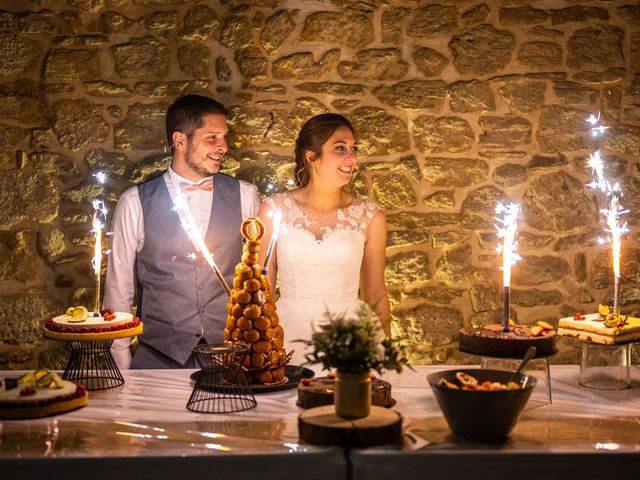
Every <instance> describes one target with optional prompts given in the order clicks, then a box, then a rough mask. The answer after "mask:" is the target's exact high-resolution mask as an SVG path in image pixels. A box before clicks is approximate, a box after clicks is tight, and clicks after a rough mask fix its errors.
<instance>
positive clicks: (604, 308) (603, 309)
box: [598, 305, 612, 317]
mask: <svg viewBox="0 0 640 480" xmlns="http://www.w3.org/2000/svg"><path fill="white" fill-rule="evenodd" d="M598 313H599V314H600V315H602V316H603V317H604V316H607V315H609V314H610V313H612V312H611V308H609V306H608V305H598Z"/></svg>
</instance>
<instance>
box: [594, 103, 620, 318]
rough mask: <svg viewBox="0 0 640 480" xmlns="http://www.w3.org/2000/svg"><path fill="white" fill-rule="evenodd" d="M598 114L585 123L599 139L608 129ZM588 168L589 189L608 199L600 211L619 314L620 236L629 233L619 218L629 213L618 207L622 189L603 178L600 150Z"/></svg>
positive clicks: (614, 298)
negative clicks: (610, 261) (609, 241)
mask: <svg viewBox="0 0 640 480" xmlns="http://www.w3.org/2000/svg"><path fill="white" fill-rule="evenodd" d="M599 122H600V114H599V113H598V116H597V117H596V116H595V115H590V116H589V117H588V118H587V123H589V124H590V125H591V133H592V135H593V136H594V137H599V136H601V135H602V134H604V132H605V131H606V130H607V129H608V128H609V127H605V126H602V125H599V124H598V123H599ZM588 163H589V167H591V172H592V174H593V180H592V181H591V182H590V183H589V184H588V186H589V187H591V188H594V189H596V190H600V191H601V192H603V193H604V194H605V195H606V196H607V197H609V204H608V207H607V208H603V209H601V210H600V213H602V215H603V216H604V218H605V222H606V224H607V227H608V228H607V229H606V231H607V232H609V233H610V234H611V238H610V240H611V256H612V260H613V311H614V312H615V313H620V306H619V297H620V248H621V246H622V235H624V234H625V233H627V232H628V231H629V228H628V226H627V223H626V222H624V223H620V217H621V216H622V215H624V214H626V213H628V212H629V210H625V209H624V208H623V207H622V206H621V205H620V198H621V197H622V195H623V193H622V188H621V186H620V184H619V183H618V182H615V183H611V182H609V181H608V180H607V179H606V178H605V176H604V163H603V161H602V156H601V155H600V150H596V151H595V152H593V153H592V154H591V155H590V156H589V161H588Z"/></svg>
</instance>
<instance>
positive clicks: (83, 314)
mask: <svg viewBox="0 0 640 480" xmlns="http://www.w3.org/2000/svg"><path fill="white" fill-rule="evenodd" d="M88 315H89V312H88V311H87V309H86V308H85V307H83V306H80V307H75V308H74V309H73V311H72V312H71V318H70V319H69V321H70V322H72V323H79V322H84V321H85V320H86V319H87V316H88Z"/></svg>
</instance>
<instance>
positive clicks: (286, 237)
mask: <svg viewBox="0 0 640 480" xmlns="http://www.w3.org/2000/svg"><path fill="white" fill-rule="evenodd" d="M356 153H357V144H356V140H355V133H354V130H353V127H352V125H351V123H350V122H349V121H348V120H347V119H346V118H344V117H343V116H341V115H337V114H332V113H326V114H321V115H317V116H315V117H313V118H311V119H309V120H308V121H307V122H306V123H305V124H304V125H303V127H302V129H301V130H300V133H299V134H298V138H297V140H296V151H295V161H296V170H295V178H296V182H297V184H298V187H299V188H297V189H295V190H291V191H289V192H285V193H278V194H275V195H272V196H271V197H269V198H267V199H266V200H265V201H264V202H263V203H262V205H261V207H260V211H259V212H258V215H259V216H260V218H261V219H262V220H263V221H264V223H265V226H266V235H265V237H264V238H265V239H270V238H271V234H272V231H273V222H272V214H273V212H275V211H276V210H279V211H280V212H281V215H282V220H281V226H280V230H279V236H278V241H277V244H276V245H277V246H276V248H275V251H274V252H273V253H272V256H271V259H270V261H269V265H268V266H267V267H268V272H269V279H270V281H271V285H272V288H274V289H275V285H276V278H277V279H278V283H279V286H280V299H279V300H278V302H277V312H278V316H279V317H280V322H281V325H282V326H283V328H284V332H285V348H286V350H287V351H291V350H295V354H294V356H293V359H292V363H293V364H296V365H300V363H302V362H304V361H305V358H304V354H305V353H306V352H305V351H304V347H303V344H301V343H299V342H294V340H297V339H304V340H308V339H310V338H311V334H312V332H313V329H312V325H313V324H314V323H317V322H318V321H319V320H321V319H322V318H323V316H324V314H325V313H327V312H329V313H331V314H341V313H347V314H353V313H355V312H356V311H357V310H358V307H359V305H360V303H359V302H360V301H364V302H366V303H367V304H369V305H370V306H372V307H373V309H374V311H375V312H376V313H377V315H378V318H379V319H380V322H381V324H382V328H383V330H384V332H385V333H386V334H387V335H388V336H389V335H390V334H391V329H390V318H389V317H390V312H389V310H390V309H389V300H388V298H387V291H386V288H385V284H384V265H385V249H386V241H387V226H386V220H385V217H384V213H383V211H382V210H381V209H380V207H379V206H378V205H376V204H375V203H373V202H371V201H368V200H364V199H362V198H359V197H357V196H355V195H353V194H351V193H349V191H348V189H347V188H346V187H347V186H348V185H349V183H350V181H351V178H352V176H353V172H354V169H355V167H356V163H357V155H356ZM264 243H265V244H263V250H262V252H261V261H262V262H263V261H264V257H265V254H266V252H265V250H266V246H267V245H266V243H268V242H264ZM272 293H273V292H272ZM359 299H360V300H359Z"/></svg>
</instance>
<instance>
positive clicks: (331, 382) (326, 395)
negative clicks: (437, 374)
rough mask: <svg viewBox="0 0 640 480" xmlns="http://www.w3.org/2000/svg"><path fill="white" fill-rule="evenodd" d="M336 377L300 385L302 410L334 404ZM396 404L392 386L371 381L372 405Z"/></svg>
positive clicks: (376, 379)
mask: <svg viewBox="0 0 640 480" xmlns="http://www.w3.org/2000/svg"><path fill="white" fill-rule="evenodd" d="M335 384H336V380H335V378H334V377H318V378H314V379H303V380H302V381H301V382H300V383H299V384H298V403H297V405H298V406H299V407H302V408H313V407H320V406H322V405H332V404H333V392H334V391H335ZM394 403H395V402H394V401H393V399H392V398H391V384H390V383H389V382H386V381H384V380H381V379H379V378H373V379H372V380H371V405H377V406H379V407H391V406H393V404H394Z"/></svg>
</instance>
